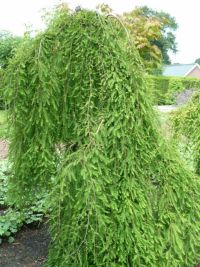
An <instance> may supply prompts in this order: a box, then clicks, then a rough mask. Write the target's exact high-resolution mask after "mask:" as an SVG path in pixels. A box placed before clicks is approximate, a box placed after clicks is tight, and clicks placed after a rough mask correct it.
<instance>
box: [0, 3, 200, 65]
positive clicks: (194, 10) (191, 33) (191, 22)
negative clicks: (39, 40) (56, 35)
mask: <svg viewBox="0 0 200 267" xmlns="http://www.w3.org/2000/svg"><path fill="white" fill-rule="evenodd" d="M66 2H67V3H68V4H69V7H70V8H72V9H74V8H75V7H76V6H81V7H84V8H89V9H95V7H96V6H97V4H99V3H106V4H108V5H109V6H110V7H112V9H113V10H114V12H115V13H117V14H122V13H123V12H125V11H131V10H133V9H134V7H136V6H143V5H147V6H149V7H151V8H154V9H156V10H158V11H161V10H162V11H165V12H168V13H169V14H170V15H172V16H174V17H175V19H176V21H177V23H178V25H179V28H178V30H177V31H176V40H177V44H178V52H177V53H176V54H175V55H173V54H170V57H171V60H172V62H173V63H193V62H194V61H195V60H196V59H197V58H199V57H200V34H199V33H200V29H199V25H200V23H199V9H200V1H198V0H189V1H183V0H122V1H120V0H68V1H66ZM59 3H60V1H59V0H0V29H1V30H8V31H10V32H12V33H13V34H16V35H22V34H23V32H24V31H25V29H26V28H25V25H27V26H30V25H32V26H33V28H34V29H39V28H42V20H41V16H42V14H43V13H42V10H43V9H44V8H45V9H46V8H47V9H48V8H52V7H54V6H55V5H57V4H59Z"/></svg>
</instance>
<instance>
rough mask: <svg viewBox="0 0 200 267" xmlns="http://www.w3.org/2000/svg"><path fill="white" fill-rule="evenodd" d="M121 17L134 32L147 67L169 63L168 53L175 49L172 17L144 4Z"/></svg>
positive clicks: (173, 19) (174, 26)
mask: <svg viewBox="0 0 200 267" xmlns="http://www.w3.org/2000/svg"><path fill="white" fill-rule="evenodd" d="M123 18H124V19H125V21H126V22H127V23H128V25H129V28H130V30H131V31H132V33H133V34H134V37H135V43H136V46H137V48H138V49H139V52H140V55H141V57H142V58H143V59H144V61H145V63H146V66H147V68H154V69H155V68H156V69H157V68H158V67H160V66H161V64H170V63H171V61H170V58H169V55H168V53H169V51H172V52H174V53H175V52H176V51H177V44H176V37H175V34H174V32H175V31H176V29H177V27H178V25H177V23H176V21H175V18H174V17H172V16H171V15H170V14H168V13H166V12H162V11H161V12H158V11H156V10H153V9H151V8H149V7H147V6H144V7H137V8H136V9H134V10H133V11H131V12H129V13H125V14H124V15H123Z"/></svg>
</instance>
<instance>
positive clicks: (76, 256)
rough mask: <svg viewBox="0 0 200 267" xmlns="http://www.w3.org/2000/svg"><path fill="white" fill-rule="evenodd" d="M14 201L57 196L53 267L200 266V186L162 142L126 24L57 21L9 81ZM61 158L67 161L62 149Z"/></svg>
mask: <svg viewBox="0 0 200 267" xmlns="http://www.w3.org/2000/svg"><path fill="white" fill-rule="evenodd" d="M6 84H7V88H8V89H7V99H8V102H9V105H10V125H11V129H12V133H11V148H10V159H11V161H12V173H13V175H12V176H11V177H10V198H12V199H13V200H14V201H15V202H16V203H17V204H18V205H28V202H30V201H32V199H33V198H34V195H35V194H36V193H37V191H38V190H41V189H42V188H47V189H49V190H50V191H51V193H50V198H49V199H50V200H49V201H50V202H51V206H52V213H51V220H50V230H51V234H52V240H53V242H52V245H51V248H50V252H49V257H48V261H47V263H46V266H48V267H68V266H69V267H78V266H80V267H89V266H96V267H100V266H104V267H106V266H107V267H112V266H113V267H125V266H127V267H128V266H131V267H133V266H138V267H141V266H163V267H164V266H170V265H171V266H194V264H196V263H197V262H198V261H199V244H200V212H199V211H200V196H199V194H200V186H199V181H198V179H196V177H195V176H194V175H193V174H192V173H190V172H189V171H188V170H187V169H186V168H184V166H183V163H182V161H181V160H180V159H179V158H178V155H177V153H176V151H175V150H174V149H173V148H172V147H170V145H169V144H166V143H165V141H164V139H163V138H162V136H161V135H160V133H159V131H158V130H157V120H156V116H155V114H154V110H153V108H152V106H151V101H150V100H149V97H148V89H147V87H146V84H145V80H144V77H143V66H142V63H141V61H140V58H139V56H138V52H137V51H136V49H135V48H134V45H133V41H132V39H131V38H130V36H129V34H128V32H127V31H126V29H125V28H124V26H123V24H122V23H121V22H120V20H119V19H117V18H115V17H113V16H106V15H100V14H98V13H96V12H92V11H86V10H81V11H77V12H74V13H69V12H67V11H66V10H63V9H62V10H61V11H58V12H57V13H56V14H55V16H54V18H53V20H52V21H51V22H50V23H49V26H48V28H47V29H46V31H45V32H43V33H41V34H39V35H38V36H36V37H35V38H34V40H30V42H27V43H26V44H24V45H23V46H22V47H21V49H20V50H19V51H18V53H17V55H16V56H15V58H14V59H13V60H12V62H11V64H10V66H9V69H8V72H7V78H6ZM60 147H62V149H59V148H60Z"/></svg>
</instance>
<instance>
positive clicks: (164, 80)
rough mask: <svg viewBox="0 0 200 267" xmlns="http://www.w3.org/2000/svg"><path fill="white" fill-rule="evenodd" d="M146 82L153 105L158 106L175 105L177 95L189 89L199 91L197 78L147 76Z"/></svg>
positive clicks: (199, 80)
mask: <svg viewBox="0 0 200 267" xmlns="http://www.w3.org/2000/svg"><path fill="white" fill-rule="evenodd" d="M147 82H148V84H150V89H151V90H152V94H153V99H154V103H155V104H158V105H171V104H175V99H176V96H177V94H178V93H180V92H182V91H184V90H186V89H190V88H193V89H200V79H198V78H190V77H180V78H179V77H165V76H148V77H147Z"/></svg>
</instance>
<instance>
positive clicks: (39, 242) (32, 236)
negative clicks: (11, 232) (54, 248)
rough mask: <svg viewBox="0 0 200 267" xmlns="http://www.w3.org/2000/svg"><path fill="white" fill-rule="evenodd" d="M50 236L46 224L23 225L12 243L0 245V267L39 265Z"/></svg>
mask: <svg viewBox="0 0 200 267" xmlns="http://www.w3.org/2000/svg"><path fill="white" fill-rule="evenodd" d="M49 243H50V237H49V234H48V231H47V225H41V226H40V227H37V228H36V227H33V226H32V227H31V226H30V227H24V228H23V229H22V230H21V231H20V232H19V233H18V234H17V236H16V238H15V241H14V243H12V244H9V243H8V242H7V241H4V242H3V244H2V245H0V267H18V266H19V267H41V266H43V265H44V262H45V260H46V258H47V251H48V245H49Z"/></svg>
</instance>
